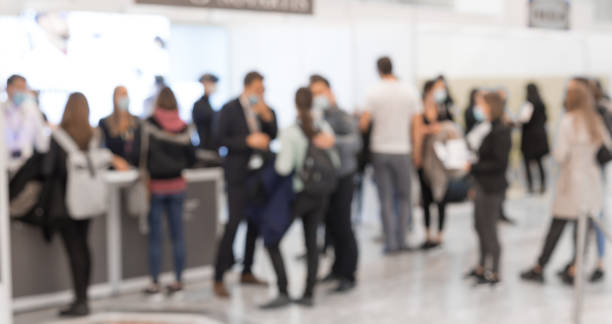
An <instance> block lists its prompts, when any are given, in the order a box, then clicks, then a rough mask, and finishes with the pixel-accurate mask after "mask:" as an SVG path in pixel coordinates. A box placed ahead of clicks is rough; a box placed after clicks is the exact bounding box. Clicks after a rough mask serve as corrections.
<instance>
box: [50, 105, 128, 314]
mask: <svg viewBox="0 0 612 324" xmlns="http://www.w3.org/2000/svg"><path fill="white" fill-rule="evenodd" d="M59 127H60V128H61V129H62V130H63V131H65V132H66V133H67V134H68V135H69V136H70V137H71V138H72V139H73V140H74V142H75V143H76V144H77V146H78V147H79V148H80V149H81V150H88V149H89V144H90V141H91V139H92V138H93V137H94V136H99V134H97V133H96V132H97V131H96V130H94V129H93V128H92V127H91V126H90V124H89V105H88V103H87V99H86V98H85V96H84V95H83V94H81V93H73V94H71V95H70V97H69V98H68V102H67V103H66V108H65V110H64V115H63V117H62V122H61V123H60V126H59ZM67 158H68V154H67V152H66V151H65V150H64V149H63V148H62V147H61V146H60V145H59V144H58V142H57V141H56V140H55V139H52V140H51V144H50V147H49V152H48V153H47V155H46V156H45V160H44V162H43V163H44V164H43V175H44V177H45V179H46V181H47V184H48V185H49V188H50V189H49V192H50V195H51V197H50V199H49V204H48V205H47V208H46V210H47V214H48V218H49V220H48V221H49V224H50V225H51V226H52V228H53V229H55V230H57V231H58V232H59V233H60V236H61V237H62V240H63V242H64V248H65V249H66V253H67V254H68V260H69V262H70V271H71V274H72V284H73V289H74V302H73V303H72V304H71V305H70V306H68V307H67V308H66V309H64V310H62V311H61V312H60V316H67V317H75V316H87V315H88V314H89V305H88V304H89V303H88V296H87V290H88V288H89V284H90V279H91V270H92V269H91V252H90V250H89V246H88V238H89V227H90V223H91V220H89V219H85V220H75V219H73V218H72V217H71V215H70V213H69V212H68V208H67V206H66V189H67V185H66V184H67V178H68V170H67V167H66V160H67ZM121 161H122V159H120V158H118V157H116V156H115V157H114V159H113V164H114V166H115V168H116V169H118V170H125V167H126V166H125V164H124V163H121Z"/></svg>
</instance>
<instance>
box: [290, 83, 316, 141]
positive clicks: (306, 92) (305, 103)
mask: <svg viewBox="0 0 612 324" xmlns="http://www.w3.org/2000/svg"><path fill="white" fill-rule="evenodd" d="M295 106H296V107H297V109H298V118H299V119H300V122H301V127H302V130H303V131H304V133H305V134H306V137H308V138H309V139H312V138H313V137H314V136H315V135H317V133H318V132H317V130H316V129H315V126H314V120H313V118H312V92H311V91H310V89H309V88H306V87H302V88H299V89H298V91H297V92H296V93H295Z"/></svg>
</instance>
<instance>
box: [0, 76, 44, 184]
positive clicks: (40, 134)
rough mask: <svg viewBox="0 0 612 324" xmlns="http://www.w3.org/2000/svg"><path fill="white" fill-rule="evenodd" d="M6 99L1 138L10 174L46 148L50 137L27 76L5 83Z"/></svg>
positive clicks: (2, 105)
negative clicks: (29, 87) (2, 137)
mask: <svg viewBox="0 0 612 324" xmlns="http://www.w3.org/2000/svg"><path fill="white" fill-rule="evenodd" d="M6 93H7V96H8V101H6V102H5V103H3V104H1V105H0V107H1V109H2V113H3V114H4V120H5V122H4V125H5V127H4V130H3V131H4V141H5V146H6V149H7V154H6V156H8V163H7V164H8V170H9V173H11V174H12V173H15V172H16V171H18V170H19V169H20V168H21V166H22V165H23V164H24V163H25V162H26V161H27V160H28V159H29V158H30V157H31V156H32V155H33V154H34V153H35V152H38V153H45V152H47V150H48V149H49V136H48V135H47V127H46V125H45V121H44V118H43V116H42V113H41V112H40V110H39V109H38V106H37V105H36V101H35V99H34V96H33V95H32V93H31V92H30V90H29V89H28V85H27V82H26V79H25V78H24V77H22V76H20V75H13V76H11V77H9V78H8V80H7V82H6Z"/></svg>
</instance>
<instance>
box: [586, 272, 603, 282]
mask: <svg viewBox="0 0 612 324" xmlns="http://www.w3.org/2000/svg"><path fill="white" fill-rule="evenodd" d="M605 276H606V273H605V272H604V271H603V270H602V269H595V271H593V273H592V274H591V278H589V282H591V283H598V282H602V281H603V280H604V277H605Z"/></svg>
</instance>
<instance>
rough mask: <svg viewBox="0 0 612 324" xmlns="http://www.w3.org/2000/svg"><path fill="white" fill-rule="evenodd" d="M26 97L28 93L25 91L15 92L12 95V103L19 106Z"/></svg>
mask: <svg viewBox="0 0 612 324" xmlns="http://www.w3.org/2000/svg"><path fill="white" fill-rule="evenodd" d="M27 99H28V95H27V94H26V93H25V92H17V93H15V94H14V95H13V99H12V101H13V103H14V104H15V106H17V107H19V106H21V105H23V103H24V102H25V101H26V100H27Z"/></svg>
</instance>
